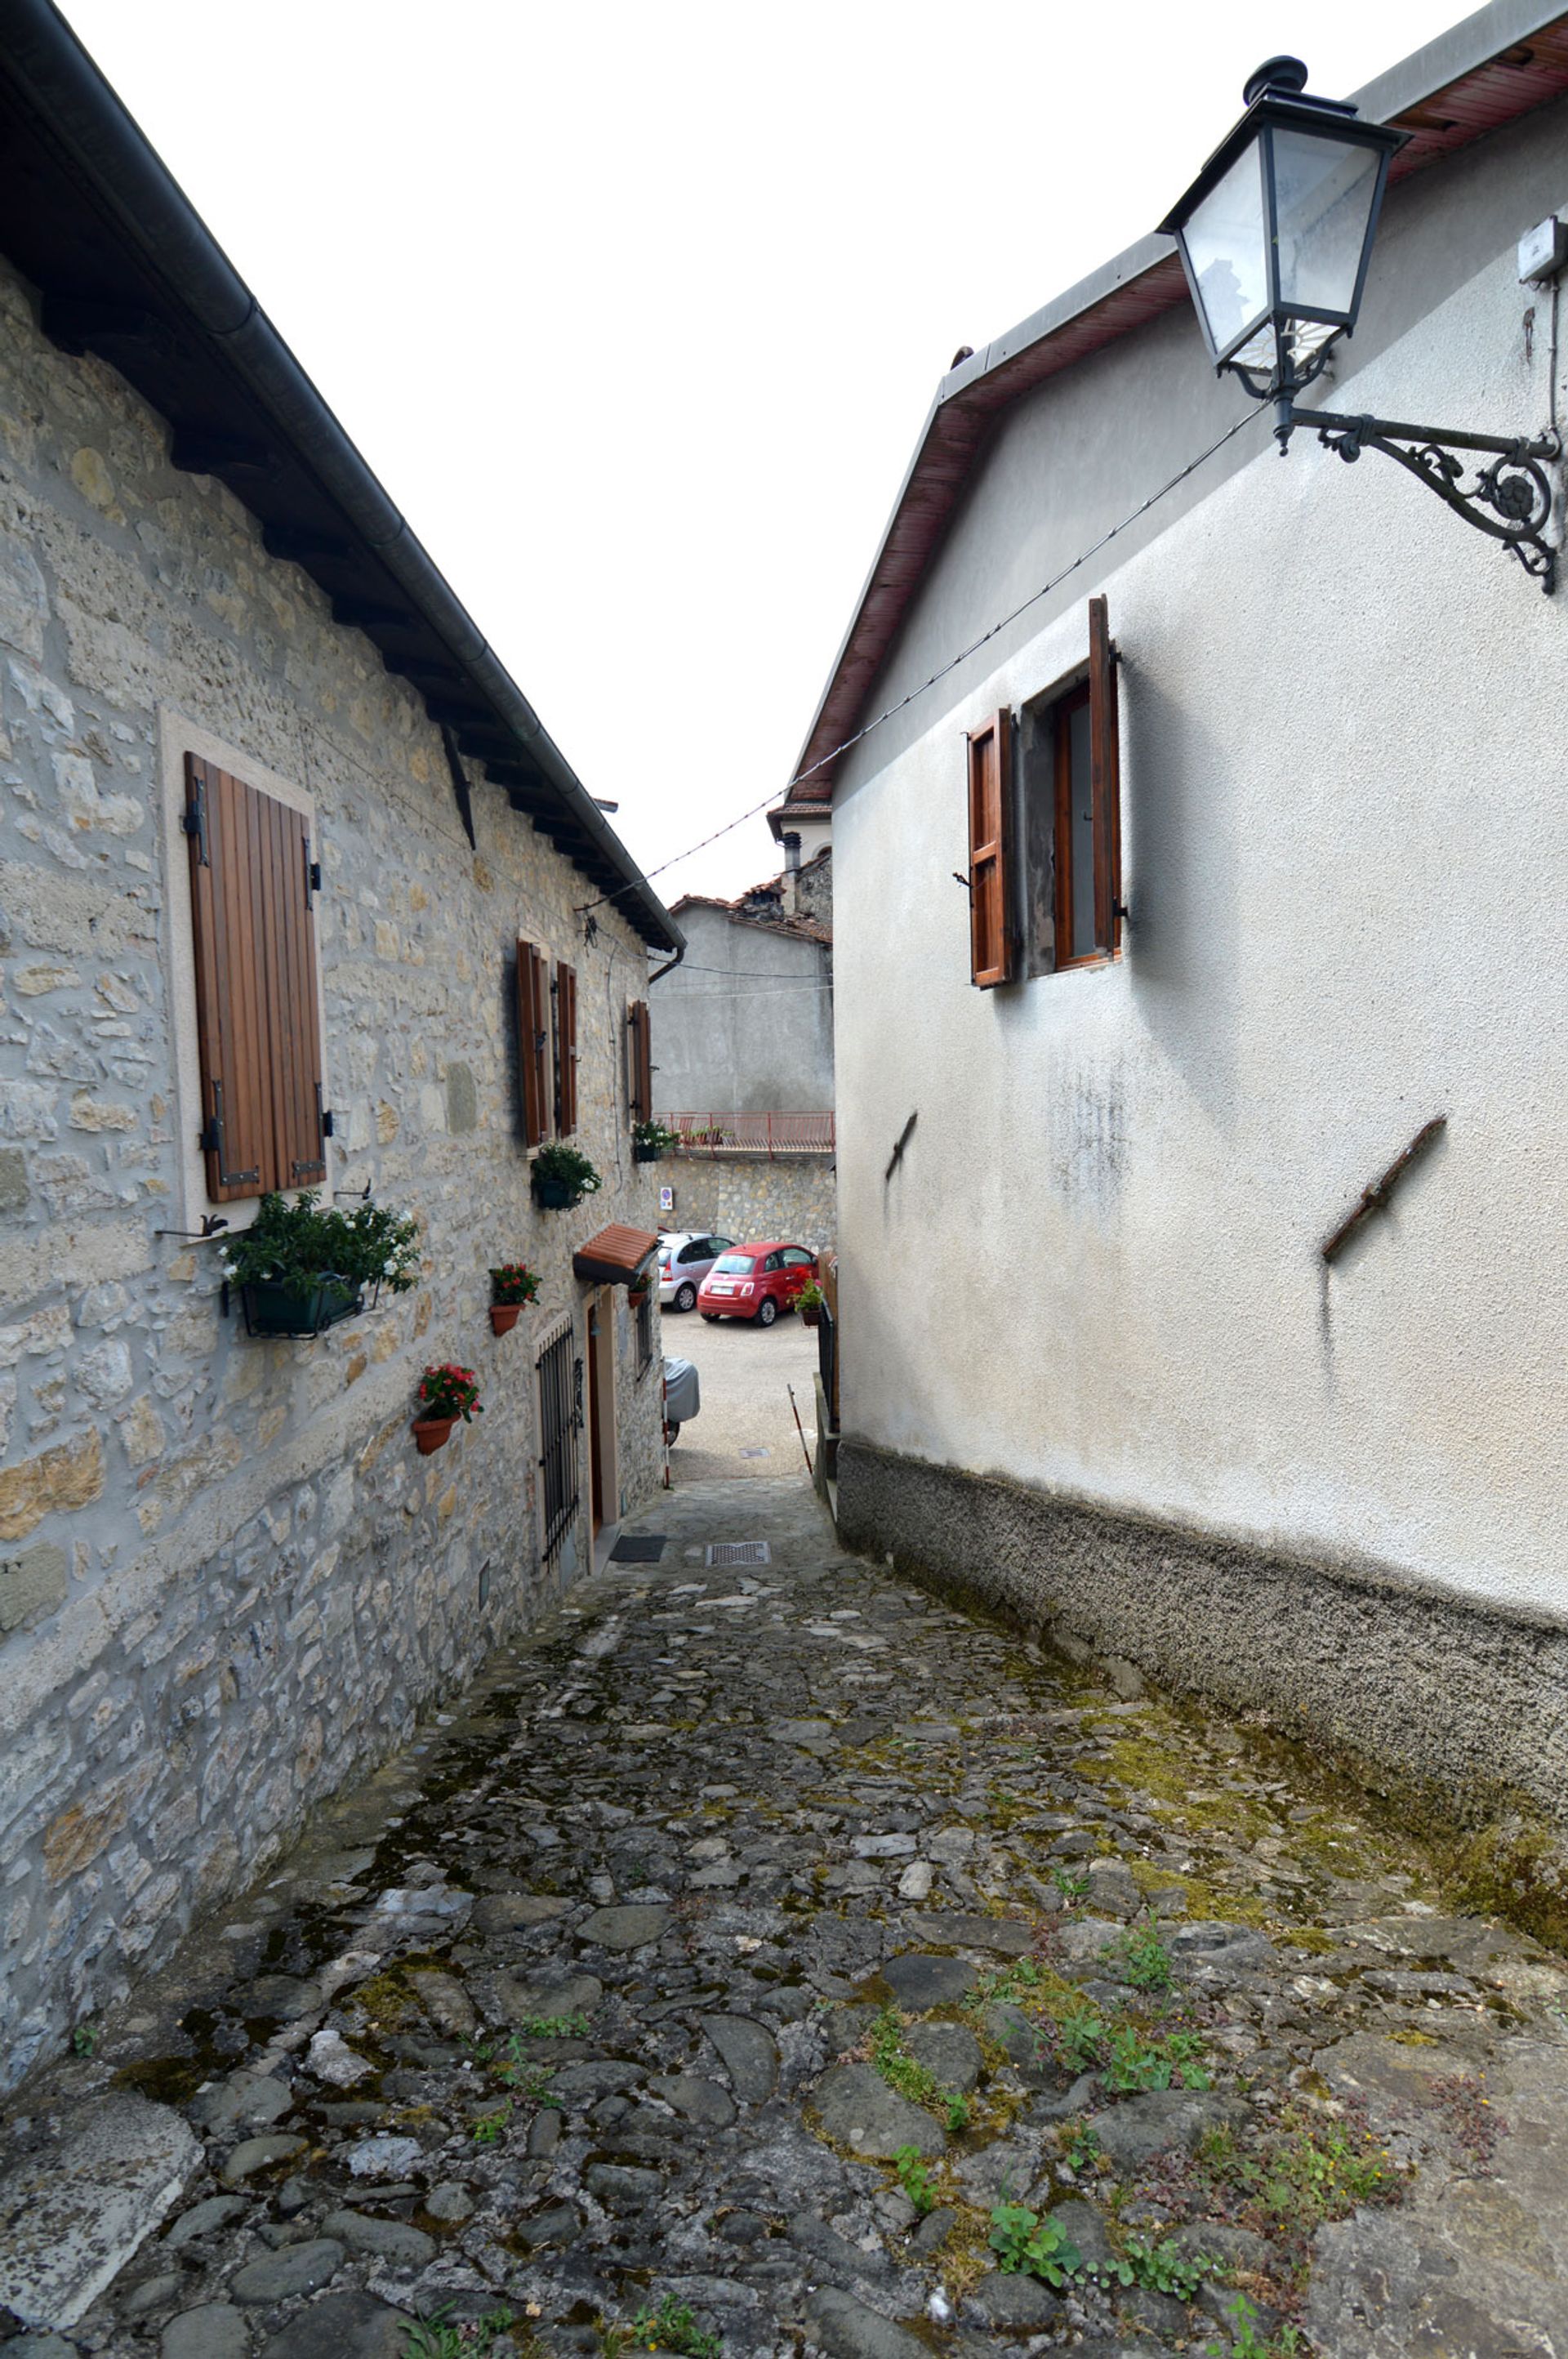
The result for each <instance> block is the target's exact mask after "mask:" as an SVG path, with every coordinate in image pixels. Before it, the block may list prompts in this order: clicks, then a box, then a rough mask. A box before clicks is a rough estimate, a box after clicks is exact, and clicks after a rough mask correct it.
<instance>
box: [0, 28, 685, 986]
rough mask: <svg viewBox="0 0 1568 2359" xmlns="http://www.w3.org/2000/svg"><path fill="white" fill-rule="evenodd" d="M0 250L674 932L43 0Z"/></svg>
mask: <svg viewBox="0 0 1568 2359" xmlns="http://www.w3.org/2000/svg"><path fill="white" fill-rule="evenodd" d="M0 249H3V250H4V251H5V254H6V255H9V257H10V259H11V260H12V261H13V262H14V263H15V264H16V267H17V268H18V269H19V270H20V271H21V272H22V273H23V274H24V276H25V277H27V279H29V280H30V281H31V283H32V285H33V286H34V288H36V289H37V290H38V296H39V324H40V326H41V327H42V329H43V332H44V333H45V334H46V335H47V336H49V338H50V340H51V341H52V342H54V343H55V344H57V345H59V347H60V349H61V350H63V351H65V352H68V353H89V352H90V353H94V354H96V355H97V356H98V357H100V358H101V359H103V360H105V361H107V362H108V363H109V364H111V366H113V367H114V368H115V369H117V370H118V371H119V373H120V375H122V376H123V377H124V378H125V379H126V381H127V382H128V383H129V384H130V385H131V386H134V387H135V390H136V392H137V393H139V394H140V395H141V397H142V398H143V399H144V400H145V401H146V402H148V403H150V404H151V406H152V407H153V408H155V409H156V410H157V411H158V412H159V414H160V415H161V416H162V417H164V418H165V419H168V423H169V425H170V427H171V429H172V436H171V442H170V453H169V455H170V458H171V460H172V462H173V464H174V465H175V466H176V467H178V468H181V469H184V470H186V471H188V472H189V473H200V474H204V475H212V476H216V477H217V478H218V479H219V480H220V481H221V482H222V483H223V484H227V486H228V487H229V489H230V490H231V491H232V493H233V495H234V496H235V498H236V499H238V500H240V501H242V502H243V504H244V506H246V507H247V508H249V509H250V511H251V513H252V514H253V515H254V516H255V517H256V518H257V519H258V520H259V522H260V524H261V527H262V537H263V539H264V541H265V545H266V547H267V549H268V550H269V552H270V553H271V554H272V555H273V556H274V557H276V558H280V559H286V560H290V561H291V562H293V563H294V564H297V565H298V566H300V567H302V568H303V570H304V571H306V572H307V573H308V574H309V575H310V576H311V578H312V580H314V581H315V582H317V583H318V584H319V587H320V588H321V590H322V591H324V592H325V593H326V595H327V596H328V598H330V601H331V604H332V613H333V616H334V618H335V619H336V620H337V621H338V622H339V623H341V624H342V625H345V626H346V627H349V628H351V629H354V630H358V631H361V632H362V633H363V634H364V636H366V637H367V638H369V639H370V640H371V641H372V642H373V644H374V646H375V647H377V648H378V649H379V651H380V653H381V656H382V658H383V660H384V663H385V665H386V668H387V669H388V670H389V671H392V672H395V673H397V674H399V675H400V676H401V677H402V678H404V679H406V680H408V681H409V683H410V685H411V686H412V687H413V688H414V689H415V690H416V692H417V693H418V694H419V695H420V696H421V698H422V699H423V701H424V703H425V707H426V710H427V712H428V713H429V715H430V718H431V719H432V721H434V722H436V723H438V724H439V725H442V726H444V727H446V728H448V729H449V730H450V731H451V732H452V733H453V735H454V737H455V740H456V743H457V745H458V746H459V747H460V750H461V751H462V753H463V754H465V755H466V756H469V758H470V760H473V761H475V762H478V763H481V764H482V766H483V767H484V769H485V771H486V773H487V774H488V776H489V777H491V778H492V780H493V781H494V782H495V783H496V784H497V785H498V786H500V787H501V788H503V789H504V791H505V793H506V795H507V797H508V798H509V799H510V801H511V802H512V805H513V807H514V810H519V811H521V812H523V813H524V814H525V815H526V817H527V818H529V819H530V820H531V821H533V823H534V825H535V828H536V829H537V830H538V831H539V832H540V833H541V834H543V835H545V836H547V837H548V838H549V839H550V841H551V842H552V843H554V844H555V845H556V847H557V850H558V851H559V852H560V853H563V854H564V856H565V857H566V858H567V859H568V860H570V861H571V863H572V864H573V865H574V866H575V867H576V868H578V869H579V871H580V873H581V874H582V875H584V876H585V877H586V878H587V879H588V880H589V884H590V885H591V886H593V887H594V888H595V889H596V891H598V892H600V893H602V894H605V895H610V896H612V897H614V899H615V901H616V903H617V905H618V907H619V908H621V909H622V912H623V914H624V915H625V916H626V918H627V919H629V921H630V922H631V923H632V924H633V926H634V927H635V928H636V929H637V931H638V932H639V933H640V934H641V935H642V936H643V940H645V941H646V942H648V943H649V944H650V945H651V946H652V947H654V948H655V949H658V950H662V951H679V950H680V949H682V948H683V946H684V945H683V938H682V935H681V932H680V929H679V928H678V926H676V923H675V921H674V919H672V918H671V916H670V914H669V912H668V910H667V909H666V908H665V906H664V904H663V903H662V902H661V901H660V899H659V897H658V896H657V895H656V894H655V893H654V891H653V890H652V888H651V887H650V886H648V885H647V884H645V883H644V882H643V877H642V875H641V872H640V871H639V869H638V867H637V865H636V863H635V862H634V861H633V858H632V855H631V853H629V852H628V851H627V850H626V847H625V846H624V844H623V843H622V842H621V839H620V837H619V836H618V835H617V834H616V833H615V831H614V830H613V828H611V826H610V825H609V824H608V823H607V821H605V819H604V817H603V814H602V813H601V812H600V810H598V809H597V807H596V806H595V804H594V802H593V799H592V798H591V796H589V794H588V793H587V792H586V790H585V789H584V788H583V786H582V785H581V783H580V781H579V778H578V777H577V775H576V773H575V772H574V770H573V769H572V767H571V766H570V764H569V763H568V761H567V759H566V757H565V756H564V755H563V754H562V753H561V752H560V750H559V748H558V747H557V745H555V744H554V742H553V741H552V739H551V738H550V736H549V734H548V733H547V732H546V729H545V727H544V725H543V723H541V722H540V720H539V717H538V715H537V713H535V711H534V709H533V707H532V705H530V704H529V702H528V701H527V699H526V697H525V696H524V694H523V692H522V690H520V689H519V688H518V686H517V684H516V682H515V681H514V679H512V677H511V675H510V674H509V673H508V672H507V670H506V669H505V667H504V665H503V663H502V662H501V660H500V658H498V657H497V655H496V654H495V652H494V650H493V649H492V647H490V646H489V645H488V644H487V643H486V641H485V639H484V636H483V635H482V633H481V631H480V630H479V628H478V626H477V625H475V623H474V622H473V620H472V618H471V616H470V615H469V614H467V613H466V612H465V611H464V609H463V607H462V606H461V605H460V603H459V602H458V600H457V598H456V597H455V596H454V595H453V592H452V591H451V590H450V588H449V586H448V584H447V582H446V581H445V580H444V579H443V578H442V576H441V574H440V573H439V572H438V571H437V569H436V567H435V565H434V564H433V563H432V562H431V560H430V559H429V557H428V556H427V554H426V552H425V550H424V549H422V548H421V547H420V545H419V543H418V541H417V540H416V538H415V537H414V535H413V533H412V532H411V531H410V530H409V528H408V526H407V524H406V521H405V519H404V517H403V516H401V515H400V514H399V513H398V511H397V509H396V508H395V506H393V504H392V501H391V500H390V498H389V497H388V496H387V494H386V493H385V491H384V489H383V487H382V485H381V484H379V483H378V482H377V480H376V478H375V476H374V475H373V473H371V471H370V469H369V467H368V466H367V465H366V463H365V462H364V460H363V459H362V457H361V456H360V453H359V452H358V451H357V450H356V449H355V448H354V446H353V444H352V443H351V441H350V440H349V438H348V436H347V435H346V434H345V433H344V431H343V429H342V428H341V426H340V424H339V423H338V420H337V419H335V418H334V417H333V415H332V413H331V411H330V409H329V408H328V407H327V405H326V403H325V402H324V401H323V400H322V398H321V397H320V395H319V393H318V392H317V390H316V388H315V386H313V385H312V384H311V382H310V380H309V378H308V376H307V375H306V374H305V372H304V370H303V369H302V368H301V367H300V365H299V364H298V362H297V360H296V359H295V357H294V354H293V353H291V352H290V351H289V349H288V347H287V344H286V343H285V342H284V341H283V339H282V337H281V336H280V335H279V334H278V332H277V331H276V328H274V327H273V325H272V323H271V321H269V320H268V319H267V318H266V316H265V313H264V312H263V311H262V310H261V308H260V306H259V305H258V303H257V302H256V299H255V297H254V295H253V294H252V293H251V291H250V289H249V288H248V287H247V286H246V285H245V284H244V281H243V279H242V278H241V277H240V276H239V274H238V272H237V271H236V270H235V269H234V268H233V266H232V264H231V263H230V262H229V260H228V258H227V256H226V255H224V254H223V252H222V249H221V247H220V246H219V245H218V244H217V242H216V241H215V239H214V238H213V237H212V235H211V233H210V231H209V230H208V229H207V227H206V225H205V223H203V222H202V221H201V219H200V215H199V214H198V213H197V212H196V211H195V209H194V208H193V207H192V205H191V204H190V202H189V200H188V199H187V198H186V196H185V195H184V194H183V193H182V191H181V190H180V189H179V188H178V184H177V183H176V182H175V180H174V179H173V178H172V176H171V175H170V174H169V172H168V169H167V168H165V166H164V165H163V163H162V162H161V161H160V160H159V158H158V157H157V155H156V154H155V153H154V151H153V149H152V147H150V146H149V145H148V143H147V141H146V138H145V137H144V136H143V135H142V133H141V132H140V131H139V130H138V128H137V127H136V125H135V123H134V122H133V121H132V119H131V116H130V115H129V114H127V112H126V110H125V108H124V106H123V105H122V103H121V102H120V100H119V99H118V98H117V97H116V96H115V94H114V91H113V90H112V89H111V88H110V86H109V84H108V82H106V81H105V80H104V78H103V75H102V74H101V73H100V72H99V71H98V69H97V67H96V66H95V65H94V64H93V62H92V59H91V58H90V57H89V56H88V54H87V52H86V50H85V49H83V48H82V46H81V43H80V41H78V39H77V38H76V36H75V35H74V34H73V33H72V31H71V30H70V27H69V26H68V25H67V24H66V22H65V20H64V19H63V17H61V16H59V13H58V11H57V10H56V9H55V8H54V7H52V6H51V5H49V0H0Z"/></svg>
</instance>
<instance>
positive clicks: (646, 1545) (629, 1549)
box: [610, 1532, 665, 1564]
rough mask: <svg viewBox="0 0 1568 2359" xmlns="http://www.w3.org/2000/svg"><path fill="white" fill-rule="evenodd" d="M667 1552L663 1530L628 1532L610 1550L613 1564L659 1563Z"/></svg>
mask: <svg viewBox="0 0 1568 2359" xmlns="http://www.w3.org/2000/svg"><path fill="white" fill-rule="evenodd" d="M664 1552H665V1535H664V1533H663V1532H626V1533H623V1534H622V1538H620V1539H618V1540H617V1541H616V1543H615V1546H614V1547H613V1548H612V1549H611V1551H610V1561H611V1564H657V1562H658V1560H659V1559H660V1558H661V1557H662V1556H663V1554H664Z"/></svg>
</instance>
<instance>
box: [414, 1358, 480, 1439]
mask: <svg viewBox="0 0 1568 2359" xmlns="http://www.w3.org/2000/svg"><path fill="white" fill-rule="evenodd" d="M419 1399H420V1403H421V1406H422V1414H421V1415H420V1416H418V1417H416V1419H415V1420H414V1439H415V1440H416V1442H417V1443H418V1445H419V1455H420V1456H421V1458H428V1457H429V1455H430V1453H431V1451H433V1450H441V1449H444V1448H445V1446H446V1444H447V1443H448V1441H449V1440H450V1439H451V1432H452V1428H453V1426H454V1425H456V1423H457V1421H458V1419H459V1418H461V1419H462V1421H463V1423H464V1424H465V1425H467V1424H468V1423H469V1421H470V1419H471V1418H476V1417H482V1416H483V1415H484V1410H483V1408H481V1405H480V1397H479V1378H478V1377H477V1376H476V1375H474V1372H473V1370H472V1369H471V1368H460V1367H459V1366H458V1365H457V1364H456V1362H455V1361H452V1360H449V1361H448V1362H447V1363H446V1364H445V1365H444V1366H443V1367H438V1368H427V1369H426V1371H425V1373H424V1375H422V1376H421V1377H420V1379H419Z"/></svg>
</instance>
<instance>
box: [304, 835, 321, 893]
mask: <svg viewBox="0 0 1568 2359" xmlns="http://www.w3.org/2000/svg"><path fill="white" fill-rule="evenodd" d="M320 890H321V864H320V862H319V860H312V859H311V857H310V838H309V837H308V836H307V837H306V838H305V898H306V899H307V900H308V899H309V898H310V896H311V894H312V893H319V891H320Z"/></svg>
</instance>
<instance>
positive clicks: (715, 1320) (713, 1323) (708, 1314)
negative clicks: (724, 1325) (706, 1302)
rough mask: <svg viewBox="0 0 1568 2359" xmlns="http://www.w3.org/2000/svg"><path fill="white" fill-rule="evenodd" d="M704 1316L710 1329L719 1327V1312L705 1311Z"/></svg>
mask: <svg viewBox="0 0 1568 2359" xmlns="http://www.w3.org/2000/svg"><path fill="white" fill-rule="evenodd" d="M702 1315H703V1317H704V1318H705V1319H706V1320H707V1321H708V1325H709V1326H710V1327H717V1325H718V1324H719V1312H718V1311H717V1310H705V1311H704V1312H703V1314H702Z"/></svg>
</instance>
